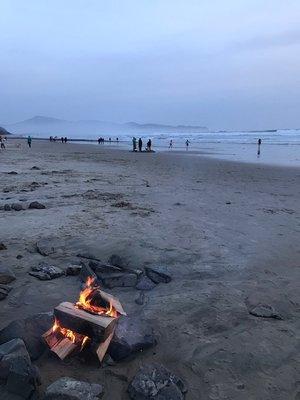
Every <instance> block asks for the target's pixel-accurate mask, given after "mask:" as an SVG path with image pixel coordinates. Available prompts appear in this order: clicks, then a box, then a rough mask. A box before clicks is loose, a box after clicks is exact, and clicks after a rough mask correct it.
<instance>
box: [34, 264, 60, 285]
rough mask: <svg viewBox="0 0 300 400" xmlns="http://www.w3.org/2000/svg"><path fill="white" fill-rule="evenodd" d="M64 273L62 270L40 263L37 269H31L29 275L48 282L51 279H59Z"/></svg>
mask: <svg viewBox="0 0 300 400" xmlns="http://www.w3.org/2000/svg"><path fill="white" fill-rule="evenodd" d="M64 274H65V273H64V271H63V270H62V269H60V268H58V267H55V266H54V265H50V264H46V263H40V265H38V266H37V267H32V268H31V271H30V272H29V275H32V276H34V277H36V278H38V279H40V280H41V281H49V280H51V279H55V278H59V277H61V276H63V275H64Z"/></svg>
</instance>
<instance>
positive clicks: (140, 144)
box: [139, 138, 143, 151]
mask: <svg viewBox="0 0 300 400" xmlns="http://www.w3.org/2000/svg"><path fill="white" fill-rule="evenodd" d="M142 148H143V141H142V139H141V138H139V151H142Z"/></svg>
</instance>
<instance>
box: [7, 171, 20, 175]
mask: <svg viewBox="0 0 300 400" xmlns="http://www.w3.org/2000/svg"><path fill="white" fill-rule="evenodd" d="M8 175H18V173H17V172H16V171H9V172H8Z"/></svg>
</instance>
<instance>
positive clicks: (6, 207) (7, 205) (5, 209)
mask: <svg viewBox="0 0 300 400" xmlns="http://www.w3.org/2000/svg"><path fill="white" fill-rule="evenodd" d="M3 210H4V211H11V206H10V205H9V204H4V207H3Z"/></svg>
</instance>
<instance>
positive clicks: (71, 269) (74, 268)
mask: <svg viewBox="0 0 300 400" xmlns="http://www.w3.org/2000/svg"><path fill="white" fill-rule="evenodd" d="M81 269H82V265H69V266H68V267H67V269H66V275H68V276H76V275H79V274H80V272H81Z"/></svg>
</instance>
